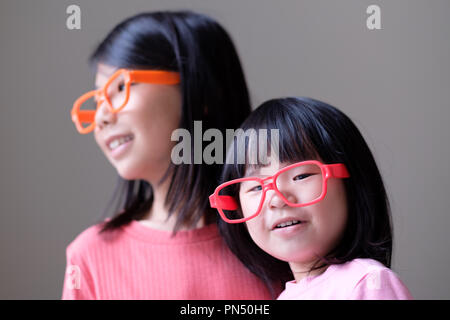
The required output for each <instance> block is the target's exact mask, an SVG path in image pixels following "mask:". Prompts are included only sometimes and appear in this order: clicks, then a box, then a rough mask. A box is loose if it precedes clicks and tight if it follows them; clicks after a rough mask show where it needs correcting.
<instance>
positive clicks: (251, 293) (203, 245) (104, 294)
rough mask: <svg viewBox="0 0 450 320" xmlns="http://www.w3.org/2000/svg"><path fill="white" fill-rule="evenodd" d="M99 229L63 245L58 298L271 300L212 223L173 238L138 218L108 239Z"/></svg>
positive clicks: (95, 228)
mask: <svg viewBox="0 0 450 320" xmlns="http://www.w3.org/2000/svg"><path fill="white" fill-rule="evenodd" d="M98 230H99V225H94V226H91V227H89V228H88V229H86V230H85V231H83V232H82V233H81V234H79V235H78V236H77V237H76V238H75V239H74V240H73V241H72V242H71V243H70V244H69V245H68V246H67V249H66V257H67V266H66V273H65V279H64V286H63V291H62V299H226V300H229V299H230V300H233V299H236V300H239V299H270V295H269V292H268V290H267V289H266V287H265V286H264V284H263V283H262V281H260V280H259V279H258V278H257V277H256V276H254V275H253V274H251V273H250V272H249V271H248V270H247V269H246V268H245V267H244V266H243V264H242V263H241V262H240V261H239V260H238V259H237V258H236V257H235V256H234V255H233V254H232V253H231V252H230V251H229V249H228V248H227V247H226V245H225V243H224V242H223V240H222V239H221V237H220V235H219V233H218V229H217V227H216V225H208V226H206V227H203V228H200V229H196V230H189V231H179V232H178V233H177V234H176V235H175V237H173V238H171V232H168V231H160V230H154V229H151V228H149V227H147V226H144V225H143V224H141V223H140V222H138V221H132V222H131V223H130V224H128V225H127V226H124V227H122V228H121V229H120V230H117V231H113V234H112V235H111V236H109V237H108V238H104V237H102V236H100V235H98V234H97V232H98ZM280 291H281V290H280ZM278 293H279V292H276V294H278Z"/></svg>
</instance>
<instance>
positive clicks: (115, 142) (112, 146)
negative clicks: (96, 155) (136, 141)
mask: <svg viewBox="0 0 450 320" xmlns="http://www.w3.org/2000/svg"><path fill="white" fill-rule="evenodd" d="M133 138H134V137H133V136H132V135H128V136H124V137H120V138H118V139H114V140H113V141H111V142H110V143H109V144H108V148H109V150H111V151H113V150H114V149H116V148H117V147H119V146H121V145H122V144H124V143H127V142H128V141H131V140H133Z"/></svg>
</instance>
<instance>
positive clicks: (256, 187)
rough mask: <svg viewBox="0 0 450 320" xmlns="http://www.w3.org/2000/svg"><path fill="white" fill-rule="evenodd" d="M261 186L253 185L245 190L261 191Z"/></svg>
mask: <svg viewBox="0 0 450 320" xmlns="http://www.w3.org/2000/svg"><path fill="white" fill-rule="evenodd" d="M261 190H262V187H261V186H254V187H253V188H250V189H249V190H248V191H247V192H255V191H261Z"/></svg>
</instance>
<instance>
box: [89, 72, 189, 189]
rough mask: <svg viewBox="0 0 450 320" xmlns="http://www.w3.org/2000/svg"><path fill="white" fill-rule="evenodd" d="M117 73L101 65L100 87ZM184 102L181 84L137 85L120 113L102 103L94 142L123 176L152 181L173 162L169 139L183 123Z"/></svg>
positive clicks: (132, 87) (98, 112)
mask: <svg viewBox="0 0 450 320" xmlns="http://www.w3.org/2000/svg"><path fill="white" fill-rule="evenodd" d="M115 70H116V68H114V67H111V66H108V65H105V64H99V65H98V69H97V74H96V86H97V88H100V87H102V86H103V85H104V84H105V83H106V82H107V80H108V78H109V77H110V76H111V75H112V74H113V73H114V71H115ZM181 101H182V98H181V89H180V87H179V86H178V85H161V84H149V83H135V84H132V85H131V87H130V97H129V100H128V103H127V105H126V106H125V107H124V108H123V109H122V110H121V111H120V112H118V113H112V112H110V110H109V108H108V106H107V103H106V101H104V100H103V101H102V102H101V104H100V106H99V108H98V109H97V112H96V116H95V131H94V135H95V140H96V142H97V144H98V145H99V146H100V149H101V150H102V151H103V152H104V154H105V155H106V157H107V159H108V160H109V161H110V162H111V164H112V165H113V166H114V167H115V168H116V169H117V171H118V173H119V175H120V176H121V177H123V178H124V179H128V180H135V179H143V180H147V181H149V182H156V181H158V180H159V179H160V178H161V177H162V175H163V174H164V172H165V170H166V169H167V168H168V166H169V163H170V154H171V150H172V147H173V145H174V143H175V142H172V141H171V140H170V137H171V134H172V131H173V130H175V129H176V128H177V127H178V126H179V123H180V118H181V104H182V102H181ZM116 138H119V140H118V142H119V143H117V139H116ZM114 140H116V142H114ZM127 140H129V141H127Z"/></svg>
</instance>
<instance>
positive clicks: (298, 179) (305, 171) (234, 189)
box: [209, 160, 350, 223]
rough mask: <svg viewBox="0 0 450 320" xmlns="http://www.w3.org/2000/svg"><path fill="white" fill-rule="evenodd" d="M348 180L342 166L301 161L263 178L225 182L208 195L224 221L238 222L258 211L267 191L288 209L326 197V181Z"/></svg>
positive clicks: (255, 214)
mask: <svg viewBox="0 0 450 320" xmlns="http://www.w3.org/2000/svg"><path fill="white" fill-rule="evenodd" d="M348 177H350V174H349V173H348V171H347V168H346V167H345V165H344V164H343V163H336V164H323V163H321V162H319V161H316V160H308V161H302V162H298V163H294V164H292V165H289V166H287V167H285V168H283V169H281V170H279V171H278V172H277V173H275V174H274V175H273V176H270V177H266V178H264V179H261V178H258V177H247V178H240V179H235V180H231V181H228V182H225V183H223V184H221V185H220V186H218V187H217V188H216V190H215V191H214V193H213V194H212V195H210V196H209V202H210V205H211V208H217V210H218V211H219V214H220V216H221V218H222V219H223V220H224V221H226V222H228V223H241V222H245V221H248V220H250V219H252V218H254V217H256V216H257V215H258V214H259V213H260V212H261V208H262V206H263V204H264V200H265V198H266V193H267V191H268V190H274V191H275V193H276V194H277V195H278V196H279V197H280V198H281V199H282V200H283V201H284V202H285V203H286V204H287V205H288V206H291V207H305V206H309V205H312V204H315V203H317V202H319V201H321V200H323V198H325V195H326V193H327V181H328V179H330V178H348ZM241 204H242V206H241ZM242 207H244V208H245V210H244V211H245V213H244V212H243V210H242Z"/></svg>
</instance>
